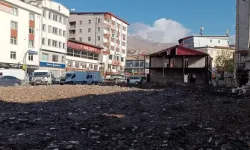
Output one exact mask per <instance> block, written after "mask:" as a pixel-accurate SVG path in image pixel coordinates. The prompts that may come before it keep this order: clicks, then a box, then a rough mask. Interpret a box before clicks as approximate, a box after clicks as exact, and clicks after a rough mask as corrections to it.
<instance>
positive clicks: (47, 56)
mask: <svg viewBox="0 0 250 150" xmlns="http://www.w3.org/2000/svg"><path fill="white" fill-rule="evenodd" d="M42 60H45V61H48V60H49V54H48V53H42Z"/></svg>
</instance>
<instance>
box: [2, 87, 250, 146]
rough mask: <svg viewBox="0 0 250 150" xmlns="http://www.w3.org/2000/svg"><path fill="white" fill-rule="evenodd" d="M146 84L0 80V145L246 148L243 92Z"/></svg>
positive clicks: (249, 120) (247, 103)
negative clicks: (5, 83) (9, 83)
mask: <svg viewBox="0 0 250 150" xmlns="http://www.w3.org/2000/svg"><path fill="white" fill-rule="evenodd" d="M146 86H147V87H150V88H145V87H140V86H138V87H130V88H124V87H119V86H116V87H114V86H87V85H79V86H78V85H74V86H72V85H64V86H59V85H58V86H57V85H56V86H50V87H46V86H39V87H33V88H27V87H11V88H0V93H1V94H0V98H1V99H2V101H1V102H0V103H1V105H0V111H1V112H0V149H3V150H8V149H14V150H15V149H20V150H21V149H45V150H50V149H58V150H61V149H76V150H77V149H79V150H82V149H185V150H186V149H232V150H233V149H241V150H244V149H246V150H247V149H249V148H250V147H249V145H250V144H249V143H250V132H249V131H250V127H249V124H250V116H249V114H250V110H249V107H250V101H249V98H250V97H245V96H244V97H243V96H238V97H233V96H231V95H230V94H229V93H230V92H229V93H227V92H225V90H214V89H210V88H209V87H202V86H194V85H180V84H170V85H168V86H167V87H166V88H157V87H154V86H149V85H146Z"/></svg>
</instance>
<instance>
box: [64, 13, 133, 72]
mask: <svg viewBox="0 0 250 150" xmlns="http://www.w3.org/2000/svg"><path fill="white" fill-rule="evenodd" d="M128 25H129V24H128V23H127V22H126V21H124V20H122V19H121V18H119V17H117V16H115V15H114V14H112V13H109V12H74V13H71V14H70V18H69V28H68V29H69V39H72V40H77V41H80V42H86V43H89V44H92V45H96V46H98V47H103V50H102V53H101V54H100V56H99V63H100V64H101V67H100V70H101V71H103V72H104V74H105V75H111V74H118V73H123V72H124V67H125V62H126V54H127V35H128V34H127V33H128V30H127V29H128Z"/></svg>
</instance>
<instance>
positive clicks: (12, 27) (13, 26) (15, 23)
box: [11, 21, 17, 30]
mask: <svg viewBox="0 0 250 150" xmlns="http://www.w3.org/2000/svg"><path fill="white" fill-rule="evenodd" d="M11 29H13V30H17V22H15V21H11Z"/></svg>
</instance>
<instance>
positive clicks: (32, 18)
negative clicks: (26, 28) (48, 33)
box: [30, 13, 35, 21]
mask: <svg viewBox="0 0 250 150" xmlns="http://www.w3.org/2000/svg"><path fill="white" fill-rule="evenodd" d="M30 20H32V21H35V15H34V14H32V13H30Z"/></svg>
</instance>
